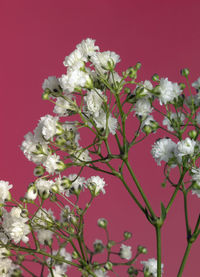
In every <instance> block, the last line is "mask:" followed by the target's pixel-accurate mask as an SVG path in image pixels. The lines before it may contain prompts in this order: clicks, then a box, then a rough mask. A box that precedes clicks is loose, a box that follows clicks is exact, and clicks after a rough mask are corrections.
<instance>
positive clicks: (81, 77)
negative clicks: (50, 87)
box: [60, 69, 92, 92]
mask: <svg viewBox="0 0 200 277" xmlns="http://www.w3.org/2000/svg"><path fill="white" fill-rule="evenodd" d="M60 83H61V86H62V88H63V89H64V90H68V91H69V92H73V91H74V90H75V88H80V87H81V88H85V87H90V86H91V84H92V80H91V78H90V75H89V74H88V73H86V72H84V71H82V70H79V69H73V70H72V69H71V70H68V72H67V75H62V76H61V78H60Z"/></svg>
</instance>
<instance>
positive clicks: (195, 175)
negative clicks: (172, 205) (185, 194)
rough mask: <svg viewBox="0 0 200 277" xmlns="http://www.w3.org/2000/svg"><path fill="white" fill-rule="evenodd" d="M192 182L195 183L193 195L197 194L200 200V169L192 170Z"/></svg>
mask: <svg viewBox="0 0 200 277" xmlns="http://www.w3.org/2000/svg"><path fill="white" fill-rule="evenodd" d="M192 181H193V182H195V187H194V188H193V189H192V194H196V195H197V197H198V198H200V168H192Z"/></svg>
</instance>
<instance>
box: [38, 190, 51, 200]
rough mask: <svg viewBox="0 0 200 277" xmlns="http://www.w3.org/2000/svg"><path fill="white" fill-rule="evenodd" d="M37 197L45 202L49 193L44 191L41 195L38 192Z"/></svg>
mask: <svg viewBox="0 0 200 277" xmlns="http://www.w3.org/2000/svg"><path fill="white" fill-rule="evenodd" d="M39 195H40V197H41V198H42V199H43V200H46V199H47V198H48V197H49V191H47V190H44V191H43V192H42V193H40V192H39Z"/></svg>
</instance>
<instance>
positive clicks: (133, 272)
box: [127, 266, 138, 276]
mask: <svg viewBox="0 0 200 277" xmlns="http://www.w3.org/2000/svg"><path fill="white" fill-rule="evenodd" d="M127 272H128V274H129V275H130V276H137V275H138V270H137V269H136V268H134V267H133V266H131V267H129V268H128V270H127Z"/></svg>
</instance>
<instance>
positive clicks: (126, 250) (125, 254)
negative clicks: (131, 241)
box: [120, 244, 132, 260]
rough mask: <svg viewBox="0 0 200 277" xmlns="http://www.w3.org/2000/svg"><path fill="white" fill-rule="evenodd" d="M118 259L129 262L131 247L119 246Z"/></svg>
mask: <svg viewBox="0 0 200 277" xmlns="http://www.w3.org/2000/svg"><path fill="white" fill-rule="evenodd" d="M120 257H121V258H122V259H126V260H130V259H131V257H132V251H131V246H127V245H125V244H121V246H120Z"/></svg>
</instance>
